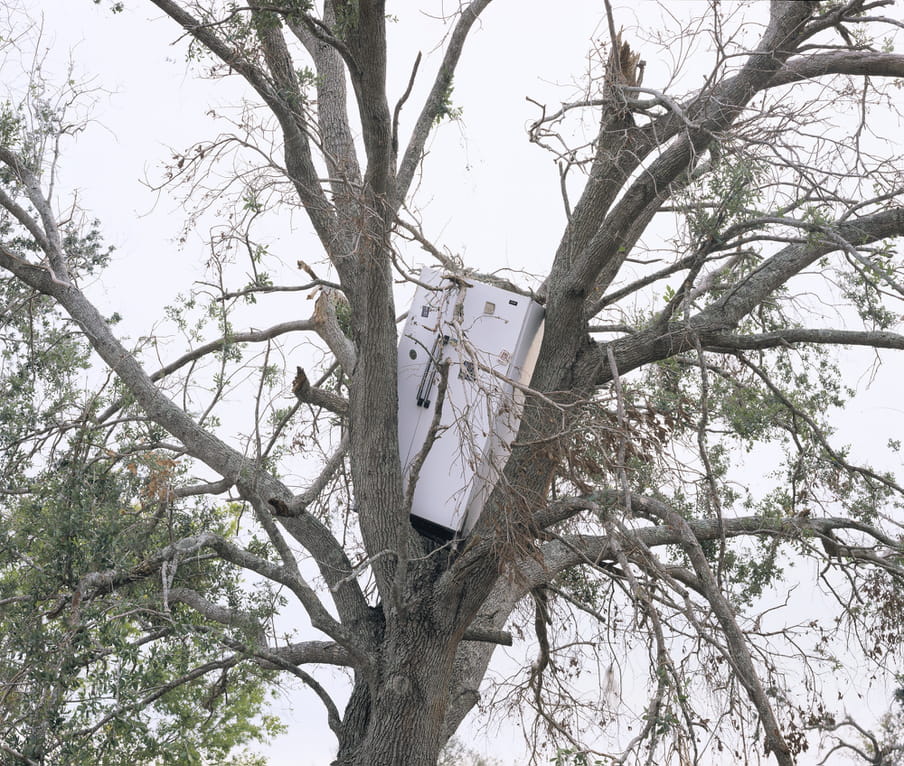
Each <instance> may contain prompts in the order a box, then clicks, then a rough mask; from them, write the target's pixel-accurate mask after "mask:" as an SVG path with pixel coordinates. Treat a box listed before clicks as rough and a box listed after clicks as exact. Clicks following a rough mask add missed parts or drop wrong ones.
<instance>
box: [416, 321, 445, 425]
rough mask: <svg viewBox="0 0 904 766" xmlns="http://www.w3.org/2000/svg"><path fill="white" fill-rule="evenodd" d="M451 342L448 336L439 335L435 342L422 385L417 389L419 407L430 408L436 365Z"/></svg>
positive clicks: (422, 378)
mask: <svg viewBox="0 0 904 766" xmlns="http://www.w3.org/2000/svg"><path fill="white" fill-rule="evenodd" d="M448 342H449V336H448V335H437V336H436V340H435V341H433V349H432V350H431V351H430V358H429V359H428V360H427V366H426V367H425V368H424V374H423V376H422V377H421V384H420V385H419V386H418V387H417V406H418V407H424V408H427V407H429V406H430V391H431V390H432V389H433V379H434V377H435V375H434V371H435V369H436V363H437V361H438V359H439V354H441V353H442V348H443V346H445V345H446V344H447V343H448Z"/></svg>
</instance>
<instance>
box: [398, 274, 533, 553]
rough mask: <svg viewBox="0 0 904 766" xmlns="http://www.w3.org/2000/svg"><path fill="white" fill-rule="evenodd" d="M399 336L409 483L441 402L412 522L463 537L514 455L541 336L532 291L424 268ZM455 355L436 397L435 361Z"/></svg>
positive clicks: (433, 532)
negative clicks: (443, 389)
mask: <svg viewBox="0 0 904 766" xmlns="http://www.w3.org/2000/svg"><path fill="white" fill-rule="evenodd" d="M418 281H419V282H420V284H419V285H418V287H417V290H416V292H415V295H414V300H413V301H412V304H411V308H410V310H409V312H408V318H407V320H406V322H405V326H404V328H403V330H402V333H401V336H400V338H399V351H398V371H399V384H398V385H399V387H398V391H399V453H400V456H401V460H402V470H403V476H404V481H405V486H406V489H407V487H408V486H409V484H410V481H411V478H412V475H411V474H412V468H413V464H414V463H415V462H416V461H417V457H418V455H419V454H420V453H421V452H422V450H423V448H424V444H425V442H426V441H427V437H428V434H429V432H430V426H431V424H432V422H433V418H434V413H435V412H436V408H437V406H440V407H441V408H442V410H441V418H440V420H439V427H438V428H437V429H436V440H435V441H434V442H433V445H432V446H431V448H430V450H429V452H428V453H427V455H426V458H425V459H424V460H423V462H422V464H421V468H420V470H419V471H418V472H417V482H416V485H415V492H414V497H413V501H412V506H411V516H412V523H413V524H414V525H415V527H416V528H417V529H419V530H420V531H421V532H423V533H425V534H428V535H430V536H433V537H439V538H446V539H448V538H451V537H455V536H460V537H464V536H466V535H467V534H468V533H469V532H470V531H471V529H472V528H473V526H474V524H475V523H476V522H477V519H478V517H479V515H480V512H481V510H482V508H483V505H484V503H485V502H486V500H487V498H488V497H489V495H490V493H491V492H492V490H493V487H494V485H495V484H496V481H497V480H498V478H499V476H500V474H501V473H502V470H503V468H504V467H505V463H506V461H507V460H508V457H509V454H510V451H511V443H512V440H513V439H514V438H515V436H516V434H517V432H518V426H519V423H520V421H521V412H522V406H523V401H524V392H523V387H524V386H526V385H527V384H528V383H529V382H530V377H531V374H532V373H533V369H534V364H535V363H536V359H537V354H538V352H539V347H540V341H541V339H542V334H543V307H542V306H541V305H540V304H539V303H537V302H536V301H533V300H531V299H530V298H528V297H526V296H524V295H519V294H517V293H513V292H510V291H509V290H504V289H502V288H499V287H495V286H492V285H488V284H484V283H481V282H477V281H475V280H473V279H468V278H464V277H459V276H451V275H449V276H446V275H445V274H443V272H440V271H437V270H434V269H429V268H427V269H424V270H423V271H422V272H421V274H420V277H419V279H418ZM442 362H448V363H449V373H448V379H447V388H446V393H445V396H444V397H443V400H442V401H441V402H440V401H438V397H437V393H438V390H439V383H440V376H439V367H438V365H439V364H440V363H442Z"/></svg>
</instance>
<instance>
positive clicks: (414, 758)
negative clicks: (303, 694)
mask: <svg viewBox="0 0 904 766" xmlns="http://www.w3.org/2000/svg"><path fill="white" fill-rule="evenodd" d="M396 636H397V638H396V639H392V638H389V639H388V640H387V641H386V645H385V648H384V650H383V652H382V656H383V661H382V663H381V668H380V672H379V678H376V679H371V680H370V681H369V682H368V681H367V680H364V679H359V680H358V682H357V683H356V686H355V691H354V692H353V694H352V699H351V700H350V702H349V707H348V708H347V710H346V716H345V722H344V723H346V724H348V726H347V728H346V730H345V732H344V733H343V736H342V738H341V739H342V741H341V742H340V745H339V753H338V755H337V757H336V760H335V761H334V766H399V765H400V764H405V766H435V764H436V761H437V758H438V757H439V751H440V749H441V748H442V745H443V721H444V718H445V713H446V708H447V706H448V701H449V689H450V686H451V679H452V665H453V658H454V649H453V648H452V647H451V646H450V642H449V640H448V639H447V638H444V637H441V636H439V635H437V633H436V632H435V631H433V630H432V629H431V628H430V627H429V626H427V625H426V624H423V623H422V624H409V626H408V629H407V630H404V631H397V632H396Z"/></svg>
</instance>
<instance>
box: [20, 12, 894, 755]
mask: <svg viewBox="0 0 904 766" xmlns="http://www.w3.org/2000/svg"><path fill="white" fill-rule="evenodd" d="M24 5H27V6H28V12H29V14H30V15H31V16H32V18H33V19H35V20H36V21H38V22H39V23H42V24H43V30H44V31H43V43H44V45H45V46H47V47H49V49H50V53H49V57H48V61H49V63H50V67H49V69H50V70H51V71H52V70H56V73H57V74H58V75H63V74H64V71H63V64H64V62H65V60H66V59H67V57H68V56H69V54H70V51H71V56H72V58H73V60H74V63H75V73H76V76H77V79H84V80H88V81H90V82H91V83H92V85H93V86H94V87H96V89H97V90H96V91H95V94H94V100H95V102H96V103H95V106H94V109H93V115H92V116H93V119H92V121H91V123H90V124H89V125H88V127H87V129H86V130H85V131H84V132H83V133H81V134H80V135H79V136H78V137H77V139H76V140H75V141H74V142H72V143H71V144H69V145H66V146H64V147H63V151H64V159H63V162H62V169H63V175H62V183H61V187H60V188H61V195H60V199H61V202H65V200H66V194H65V192H66V191H67V190H68V191H70V192H71V191H75V190H77V192H78V201H79V203H80V204H81V206H82V207H84V208H85V209H86V210H87V211H89V213H90V214H91V215H92V216H96V217H98V218H99V219H100V220H101V222H102V230H103V232H104V235H105V236H106V237H107V238H108V240H109V241H110V242H111V243H112V244H114V245H115V246H116V247H117V256H116V258H115V261H114V266H113V268H112V269H111V271H110V272H109V273H108V274H107V275H105V276H103V277H102V278H101V280H100V281H99V282H98V283H97V284H96V285H94V286H93V287H92V292H93V294H94V295H95V297H96V298H97V300H98V301H99V302H100V304H101V308H102V310H103V311H105V312H107V313H112V312H113V311H118V312H119V313H121V314H123V315H124V316H125V320H126V321H125V322H124V325H123V327H124V328H125V329H126V331H127V332H128V333H129V334H132V335H133V336H136V337H137V335H140V334H143V333H146V332H149V331H150V328H151V326H152V325H153V324H154V323H155V322H156V321H157V319H158V318H159V312H160V308H161V307H162V306H163V305H165V304H167V303H168V302H169V301H170V300H172V298H173V296H174V294H175V292H176V291H178V290H182V289H184V287H185V283H186V280H190V279H192V278H195V275H196V274H197V264H198V262H199V261H201V260H202V259H203V258H204V257H205V253H204V250H203V245H202V240H203V235H204V233H205V232H204V231H202V232H200V234H198V235H195V236H193V237H192V238H191V239H190V240H189V243H188V245H187V246H186V247H185V248H179V247H178V246H177V245H176V243H175V241H174V240H175V238H176V237H177V236H178V233H179V231H180V228H181V226H182V224H183V218H184V209H183V208H181V207H180V205H179V204H178V202H176V201H174V200H173V199H171V198H169V197H168V196H167V195H166V194H163V195H161V196H158V195H156V194H155V193H153V192H152V191H151V190H149V189H148V187H147V186H145V185H144V184H143V183H142V179H144V178H145V177H149V178H151V179H159V178H160V168H161V163H162V162H165V161H166V160H168V159H169V157H170V148H171V147H172V148H176V149H181V148H185V147H188V146H189V145H191V144H192V143H193V142H195V141H198V140H202V139H205V138H210V137H211V136H212V135H214V133H215V132H217V131H219V130H220V129H221V128H219V127H217V126H216V125H215V124H214V123H213V122H212V121H211V119H210V118H209V117H207V116H206V113H207V112H208V110H210V109H222V108H224V107H228V106H230V105H234V104H235V103H237V101H238V100H239V98H240V94H241V88H240V87H239V86H238V85H237V84H234V83H230V82H218V83H211V82H204V81H199V80H198V79H197V78H196V76H195V73H194V72H193V71H192V70H191V68H190V67H189V66H188V65H187V64H186V62H185V47H184V45H182V44H178V43H177V44H175V45H173V42H174V41H175V40H176V39H177V38H178V37H179V34H178V30H177V29H176V28H175V26H174V25H173V23H172V22H170V21H169V20H167V19H161V18H160V14H159V12H157V11H156V10H155V9H153V8H152V7H151V6H150V4H149V3H147V2H144V0H126V10H125V12H124V13H122V14H118V15H113V14H111V13H110V12H109V9H108V8H109V2H107V0H104V2H102V3H101V5H100V6H95V5H94V4H93V3H91V2H90V0H28V1H27V2H25V3H24ZM414 5H415V4H414V3H410V2H405V3H402V2H396V3H390V4H389V6H390V7H389V11H390V13H394V14H397V15H398V16H399V17H400V20H399V21H398V22H397V23H394V24H391V25H390V33H391V35H392V37H393V45H394V47H393V49H392V53H391V58H390V66H391V69H390V83H391V84H390V95H391V99H393V98H395V97H397V96H398V95H399V94H400V93H401V92H402V91H403V90H404V88H405V85H406V83H407V80H408V76H409V73H410V68H411V65H412V63H413V61H414V57H415V55H416V53H417V51H419V50H420V51H423V53H424V54H425V55H427V54H432V55H430V56H428V58H427V59H426V60H425V62H424V64H423V65H422V67H421V74H420V79H419V81H418V85H419V90H418V89H416V90H415V93H414V95H413V96H412V98H411V100H410V101H409V104H408V106H407V108H406V112H405V114H406V115H407V116H408V117H412V116H413V115H414V114H416V111H417V107H418V105H419V98H418V97H419V95H420V94H422V93H423V88H425V87H426V86H427V85H428V83H429V76H431V75H432V73H433V71H434V68H435V66H436V62H437V60H438V56H439V54H440V51H438V50H437V48H436V46H437V45H438V43H439V42H440V40H441V35H442V25H441V24H440V23H438V22H437V21H436V20H435V19H431V18H429V17H428V16H426V15H423V14H418V13H416V12H413V11H411V10H409V9H410V8H412V7H414ZM425 5H428V6H430V7H432V8H433V9H434V11H435V12H436V13H439V12H440V10H441V8H442V5H443V3H441V2H439V1H438V0H436V1H434V2H428V3H426V4H425ZM445 5H446V6H448V7H449V8H451V7H452V6H453V5H455V3H450V2H446V3H445ZM724 5H730V4H729V3H725V4H724ZM701 6H705V3H703V4H701V3H699V2H690V1H685V2H681V3H677V2H676V3H672V4H671V8H672V11H673V12H674V13H675V15H676V16H690V15H692V13H693V12H694V11H695V10H696V9H698V8H700V7H701ZM629 7H631V5H629ZM633 8H634V10H633V11H622V12H620V13H621V15H620V16H619V23H620V24H621V25H623V26H624V27H626V28H628V29H630V28H631V27H633V26H634V25H635V24H637V23H641V24H642V25H644V26H645V27H646V28H647V29H651V28H652V27H653V22H652V20H651V17H653V16H654V15H655V16H656V18H658V17H659V15H660V11H659V10H658V8H657V6H655V5H654V4H653V3H645V2H641V3H636V4H633ZM555 9H556V10H555V13H552V12H550V4H549V3H548V2H544V1H543V0H518V1H517V2H511V0H509V1H508V2H505V1H504V0H497V2H496V3H495V4H494V5H492V6H491V7H490V9H489V10H488V11H487V12H486V13H485V15H484V17H483V19H482V21H481V23H480V24H479V25H478V26H477V27H476V28H475V30H474V31H473V33H472V39H471V40H470V43H469V45H468V47H467V48H466V52H465V55H464V56H463V58H462V61H461V64H460V67H459V70H458V74H457V75H456V78H455V91H454V95H453V102H454V104H455V105H456V106H460V107H461V108H462V110H463V113H462V119H461V120H460V121H459V122H458V123H454V124H446V125H444V126H443V127H442V128H441V130H440V131H439V134H438V136H437V137H436V138H435V139H434V140H433V141H432V142H431V145H430V156H429V157H428V159H427V162H426V166H425V178H424V182H423V185H422V188H421V191H420V193H419V195H418V202H419V205H420V209H421V211H422V213H423V216H424V221H425V229H426V232H427V234H428V235H430V236H432V237H433V238H434V239H435V241H438V242H440V243H442V244H443V245H444V246H446V247H448V248H449V249H450V250H451V251H452V252H455V253H457V254H460V255H462V256H463V257H465V259H466V260H467V262H468V263H469V264H470V265H474V266H477V267H479V268H481V269H486V270H488V269H490V268H501V267H511V268H525V269H527V270H528V271H534V272H537V273H539V272H541V271H542V270H543V268H544V264H545V263H547V262H548V259H549V258H550V255H551V253H552V252H553V250H554V248H555V245H556V243H557V240H558V237H559V236H560V233H561V228H562V224H563V221H564V214H563V212H562V204H561V197H560V193H559V188H558V174H557V171H556V168H555V165H554V164H553V162H552V159H551V158H550V156H549V155H547V154H546V153H544V152H542V151H540V150H539V149H537V148H536V147H533V146H531V145H529V143H528V141H527V139H526V134H525V126H526V125H527V124H528V123H529V122H530V121H531V120H533V119H534V118H536V116H537V115H538V109H537V107H536V106H535V105H533V104H531V103H529V102H528V101H527V100H526V97H527V96H530V97H532V98H534V99H535V100H537V101H540V102H543V103H548V104H549V105H550V106H551V107H553V108H556V107H557V105H558V103H559V102H560V101H567V100H572V99H575V98H576V97H578V96H579V94H580V93H581V88H582V87H583V83H584V80H585V75H586V71H587V53H588V50H589V49H590V47H591V45H592V44H593V41H594V40H600V39H604V38H606V37H608V33H607V32H606V31H605V27H604V26H603V25H601V24H600V20H601V18H602V13H603V5H602V3H600V2H588V1H587V0H568V1H563V2H560V3H556V4H555ZM21 20H22V23H24V21H25V17H24V15H23V16H22V17H21ZM628 36H629V37H630V32H629V33H628ZM673 53H674V55H675V56H677V55H678V53H679V52H678V51H677V50H674V51H673ZM669 63H670V62H668V61H665V60H661V59H656V60H651V61H649V62H648V68H647V73H646V82H647V83H657V82H661V79H662V72H663V71H664V69H665V68H667V66H668V65H669ZM687 82H688V83H689V85H688V88H693V87H694V82H695V80H694V79H693V75H689V79H688V80H687ZM592 127H593V126H592V120H591V124H590V128H591V129H592ZM273 250H274V252H276V253H277V254H278V255H280V257H281V258H282V260H283V261H284V263H285V264H286V272H285V273H284V274H282V275H278V276H281V277H282V278H283V279H284V280H285V281H292V282H296V281H297V277H296V276H294V275H293V274H292V273H291V272H292V271H293V270H294V263H295V260H297V259H298V258H303V259H305V260H308V259H309V258H313V257H316V256H315V254H316V253H317V252H318V251H317V249H316V246H312V245H311V244H310V240H309V238H308V231H307V224H306V222H305V221H304V220H303V217H298V218H297V219H296V220H295V221H294V222H293V226H292V227H291V228H290V227H284V228H281V229H280V230H274V233H273ZM303 308H304V310H305V311H306V310H307V309H306V307H303ZM283 319H284V317H282V318H276V319H275V320H274V321H282V320H283ZM269 323H271V322H269V321H264V320H258V321H257V322H256V324H257V326H259V327H260V326H264V325H266V324H269ZM865 356H866V355H864V354H860V355H859V356H858V357H857V358H859V359H865ZM898 369H900V367H899V368H898ZM899 380H900V377H898V376H897V375H895V374H889V373H888V372H887V370H886V371H884V372H883V371H880V374H879V375H878V377H877V379H876V382H875V383H874V385H873V388H872V390H871V391H870V392H869V393H867V394H866V395H864V396H863V397H861V398H859V399H858V400H857V401H856V402H855V403H854V405H853V406H852V407H851V408H850V409H849V411H847V412H845V413H839V418H838V420H839V425H840V426H841V427H842V428H843V429H844V431H845V433H846V434H850V435H849V436H848V438H849V439H851V440H856V441H857V442H859V443H861V444H863V445H864V446H865V445H867V444H868V443H869V440H870V439H871V438H874V437H873V434H875V433H877V432H880V431H881V432H882V433H883V434H886V433H887V434H888V435H894V434H900V433H902V432H904V409H902V407H901V405H900V404H899V403H900V395H899V393H898V391H899V388H898V387H899V383H898V381H899ZM848 382H849V383H851V384H854V383H857V382H865V381H863V380H860V381H857V380H850V381H848ZM885 438H887V437H886V436H885V435H883V437H882V442H883V443H884V441H885ZM293 700H294V703H293V704H294V705H295V711H294V712H293V713H289V715H288V718H287V723H289V725H290V727H291V731H290V733H289V734H288V735H287V736H286V737H285V738H283V739H282V740H281V741H280V742H278V743H276V744H275V746H274V748H273V749H272V751H271V753H270V755H271V763H272V765H273V766H289V764H292V765H293V766H299V764H301V765H304V764H311V765H312V766H315V765H316V766H319V765H320V764H325V763H328V762H329V760H330V758H331V757H332V752H333V744H332V739H331V736H330V735H329V734H328V730H327V728H326V724H325V718H324V716H323V713H322V711H321V709H320V708H319V706H318V704H317V703H316V702H314V701H313V700H312V696H311V695H307V694H305V693H301V694H297V695H295V696H294V697H293ZM299 729H303V730H304V731H305V734H304V735H303V736H302V737H299V734H298V730H299ZM508 736H509V735H508V734H506V735H505V737H506V738H507V737H508ZM475 743H476V744H477V745H478V746H482V741H481V739H480V738H478V739H476V740H475ZM498 745H499V743H497V745H496V746H492V745H490V748H491V750H492V751H493V752H495V753H496V754H497V755H498V754H500V753H501V752H506V751H507V747H503V748H502V749H501V750H500V749H499V747H498ZM516 745H517V747H519V748H520V743H516ZM509 760H510V761H511V762H518V760H519V759H518V758H517V757H513V758H511V759H509ZM802 763H803V761H802Z"/></svg>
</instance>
